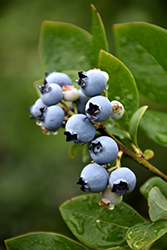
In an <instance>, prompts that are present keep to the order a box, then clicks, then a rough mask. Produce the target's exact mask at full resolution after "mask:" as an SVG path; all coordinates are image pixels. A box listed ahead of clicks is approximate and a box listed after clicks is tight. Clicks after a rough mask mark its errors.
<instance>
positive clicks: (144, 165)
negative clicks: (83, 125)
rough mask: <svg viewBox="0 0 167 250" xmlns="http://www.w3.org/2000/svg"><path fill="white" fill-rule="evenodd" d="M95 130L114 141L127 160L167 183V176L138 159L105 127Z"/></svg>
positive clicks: (138, 157) (142, 159) (143, 160)
mask: <svg viewBox="0 0 167 250" xmlns="http://www.w3.org/2000/svg"><path fill="white" fill-rule="evenodd" d="M97 130H98V131H99V132H100V133H101V134H102V135H106V136H110V137H111V138H112V139H114V140H115V141H116V143H117V144H118V146H119V149H120V150H122V151H123V153H124V155H127V156H128V157H129V158H131V159H133V160H134V161H135V162H137V163H139V164H140V165H142V166H143V167H145V168H147V169H148V170H149V171H150V172H152V173H153V174H155V175H157V176H159V177H161V178H162V179H163V180H164V181H167V176H166V175H165V174H164V173H162V172H161V171H160V170H158V169H157V168H156V167H154V166H153V165H152V164H150V163H149V162H148V161H147V160H146V159H144V158H143V157H140V156H138V155H136V154H135V153H133V152H132V151H131V150H130V149H128V148H127V147H126V146H125V145H123V144H122V143H121V142H120V141H119V140H118V139H117V138H115V137H114V136H113V135H112V134H110V133H109V132H108V130H107V129H106V128H105V127H98V128H97Z"/></svg>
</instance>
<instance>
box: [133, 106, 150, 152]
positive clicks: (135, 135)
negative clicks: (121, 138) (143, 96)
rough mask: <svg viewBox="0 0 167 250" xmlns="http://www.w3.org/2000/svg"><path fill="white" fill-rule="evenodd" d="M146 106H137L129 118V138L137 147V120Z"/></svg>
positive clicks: (138, 120)
mask: <svg viewBox="0 0 167 250" xmlns="http://www.w3.org/2000/svg"><path fill="white" fill-rule="evenodd" d="M147 108H148V106H143V107H141V108H139V109H138V110H137V111H136V112H135V113H134V114H133V116H132V118H131V119H130V126H129V133H130V135H131V139H132V141H133V143H134V144H135V145H136V146H137V147H138V144H137V131H138V126H139V122H140V120H141V118H142V116H143V114H144V112H145V111H146V109H147Z"/></svg>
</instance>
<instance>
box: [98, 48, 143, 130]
mask: <svg viewBox="0 0 167 250" xmlns="http://www.w3.org/2000/svg"><path fill="white" fill-rule="evenodd" d="M98 66H99V68H100V69H101V70H103V71H106V72H107V73H108V74H109V81H108V85H109V89H108V98H109V99H110V101H113V100H117V101H120V102H121V103H122V104H123V105H124V108H125V113H124V115H123V117H122V118H121V119H120V120H117V121H115V123H117V124H119V126H120V127H121V128H122V129H125V130H128V128H129V122H130V119H131V117H132V115H133V113H134V112H135V111H136V110H137V109H138V107H139V101H138V91H137V87H136V83H135V80H134V78H133V75H132V74H131V72H130V71H129V70H128V69H127V67H126V66H125V65H124V64H123V63H122V62H121V61H119V60H118V59H117V58H116V57H114V56H113V55H111V54H109V53H107V52H105V51H103V50H101V52H100V55H99V63H98Z"/></svg>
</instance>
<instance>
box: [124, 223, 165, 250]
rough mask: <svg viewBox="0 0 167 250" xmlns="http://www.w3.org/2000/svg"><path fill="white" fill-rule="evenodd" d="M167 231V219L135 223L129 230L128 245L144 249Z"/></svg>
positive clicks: (137, 249)
mask: <svg viewBox="0 0 167 250" xmlns="http://www.w3.org/2000/svg"><path fill="white" fill-rule="evenodd" d="M166 233H167V221H164V220H161V221H156V222H154V223H148V222H146V223H143V224H138V225H135V226H134V227H132V228H130V229H129V230H128V231H127V234H126V239H127V242H128V245H129V246H130V247H131V248H132V249H134V250H142V249H145V247H148V246H150V245H151V244H153V243H154V242H155V241H156V240H157V239H159V238H160V237H162V236H163V235H164V234H166Z"/></svg>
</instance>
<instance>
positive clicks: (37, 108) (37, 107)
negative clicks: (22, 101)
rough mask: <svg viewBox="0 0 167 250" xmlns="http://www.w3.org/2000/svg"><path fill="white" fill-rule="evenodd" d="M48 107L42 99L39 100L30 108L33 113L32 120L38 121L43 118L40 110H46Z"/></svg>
mask: <svg viewBox="0 0 167 250" xmlns="http://www.w3.org/2000/svg"><path fill="white" fill-rule="evenodd" d="M46 107H48V106H47V105H46V104H44V103H43V102H42V100H41V98H39V99H37V100H36V102H35V103H34V105H32V106H31V107H29V108H28V109H29V111H30V113H31V116H30V118H32V119H38V118H39V117H40V116H41V111H40V109H42V108H46Z"/></svg>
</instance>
